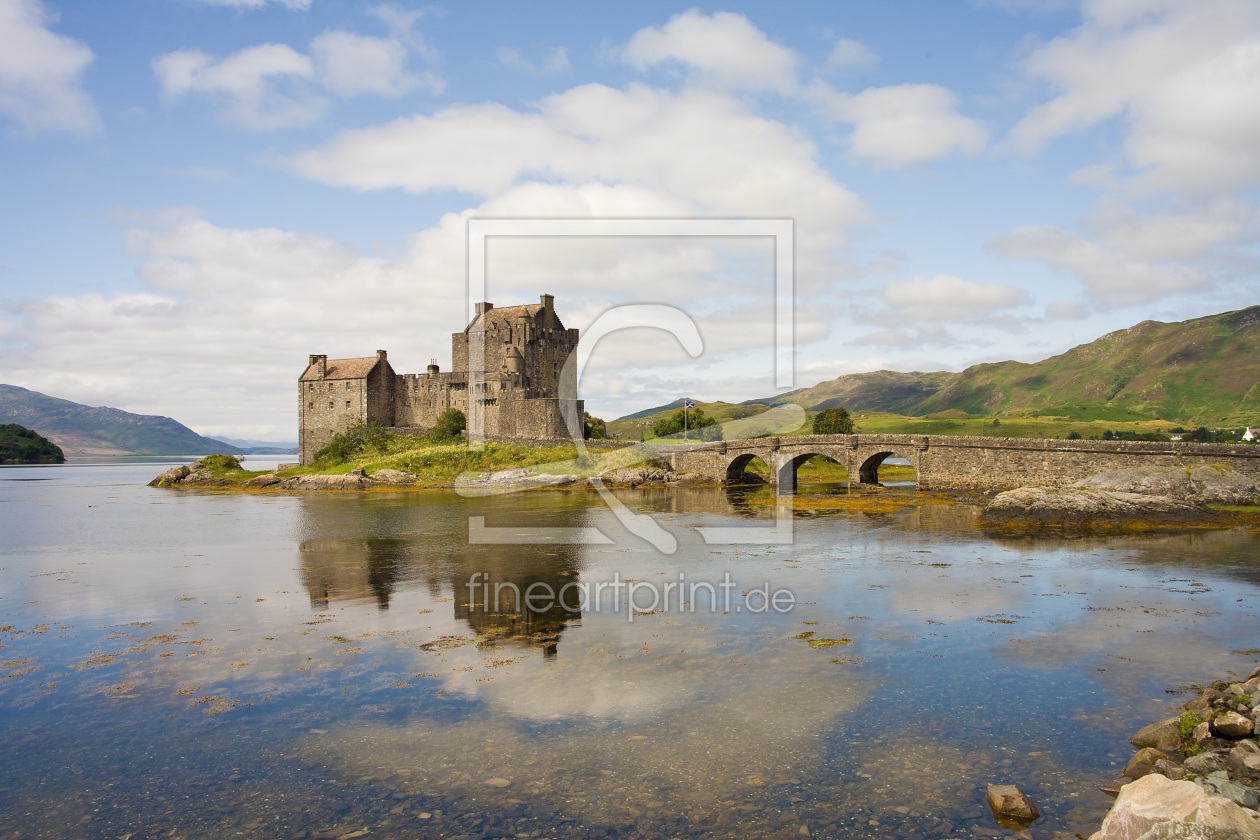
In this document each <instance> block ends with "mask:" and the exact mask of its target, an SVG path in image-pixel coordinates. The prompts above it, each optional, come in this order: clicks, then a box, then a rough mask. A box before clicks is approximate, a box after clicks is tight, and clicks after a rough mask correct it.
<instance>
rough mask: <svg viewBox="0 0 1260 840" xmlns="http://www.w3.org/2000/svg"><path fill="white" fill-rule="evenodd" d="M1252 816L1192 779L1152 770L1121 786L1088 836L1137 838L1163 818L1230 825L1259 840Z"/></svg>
mask: <svg viewBox="0 0 1260 840" xmlns="http://www.w3.org/2000/svg"><path fill="white" fill-rule="evenodd" d="M1255 817H1256V815H1255V814H1253V813H1252V812H1249V811H1246V810H1244V809H1243V808H1242V807H1241V806H1239V805H1238V804H1237V803H1234V802H1231V801H1229V800H1228V799H1225V798H1224V797H1221V796H1214V795H1212V794H1209V793H1208V792H1207V791H1205V790H1203V788H1201V787H1199V786H1198V785H1196V784H1195V783H1194V782H1187V781H1173V780H1171V779H1166V778H1164V777H1163V776H1160V775H1158V774H1155V773H1152V774H1150V775H1147V776H1143V777H1142V778H1140V779H1138V780H1137V781H1136V782H1132V783H1130V784H1127V785H1125V786H1124V787H1123V788H1121V790H1120V796H1119V797H1117V798H1116V803H1115V805H1113V806H1112V808H1111V811H1110V812H1109V813H1108V814H1107V818H1106V819H1104V820H1103V824H1102V828H1101V829H1100V830H1099V831H1098V832H1097V833H1096V834H1094V835H1093V837H1091V838H1090V840H1138V839H1139V838H1141V837H1142V836H1143V835H1144V834H1146V832H1148V831H1149V830H1150V829H1151V828H1153V827H1154V826H1156V825H1158V824H1159V823H1164V822H1188V823H1198V824H1202V825H1210V826H1219V827H1223V828H1232V829H1234V830H1235V831H1238V832H1239V833H1240V834H1241V835H1242V836H1243V837H1245V838H1249V840H1260V823H1257V822H1256V819H1255ZM1170 830H1171V829H1170ZM1171 836H1174V837H1175V836H1176V835H1175V834H1174V835H1171ZM1190 836H1193V835H1190Z"/></svg>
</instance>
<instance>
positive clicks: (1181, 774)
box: [1151, 758, 1186, 781]
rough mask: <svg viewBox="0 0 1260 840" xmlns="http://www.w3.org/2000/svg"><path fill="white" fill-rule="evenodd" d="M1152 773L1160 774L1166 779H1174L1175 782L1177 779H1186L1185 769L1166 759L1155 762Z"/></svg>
mask: <svg viewBox="0 0 1260 840" xmlns="http://www.w3.org/2000/svg"><path fill="white" fill-rule="evenodd" d="M1151 772H1152V773H1158V774H1159V775H1161V776H1163V777H1164V778H1166V779H1172V780H1173V781H1176V780H1177V779H1184V778H1185V777H1186V768H1185V767H1183V766H1182V765H1180V764H1178V763H1177V762H1175V761H1169V760H1168V759H1166V758H1161V759H1160V760H1159V761H1157V762H1155V766H1154V767H1152V768H1151Z"/></svg>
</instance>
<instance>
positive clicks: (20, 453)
mask: <svg viewBox="0 0 1260 840" xmlns="http://www.w3.org/2000/svg"><path fill="white" fill-rule="evenodd" d="M65 460H66V456H65V455H64V454H63V453H62V451H61V450H60V449H59V448H58V447H57V445H56V444H54V443H53V442H52V441H51V440H49V439H48V438H46V437H43V436H41V435H40V434H38V433H37V432H32V431H31V430H30V429H28V428H26V427H24V426H19V425H18V424H16V423H5V424H4V425H0V464H60V463H62V462H63V461H65Z"/></svg>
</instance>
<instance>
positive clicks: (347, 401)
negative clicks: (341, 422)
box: [346, 400, 350, 408]
mask: <svg viewBox="0 0 1260 840" xmlns="http://www.w3.org/2000/svg"><path fill="white" fill-rule="evenodd" d="M349 407H350V400H346V408H349Z"/></svg>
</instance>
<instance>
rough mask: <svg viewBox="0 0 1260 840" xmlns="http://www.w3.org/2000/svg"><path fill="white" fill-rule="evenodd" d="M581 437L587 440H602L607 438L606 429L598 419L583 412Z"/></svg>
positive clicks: (587, 412)
mask: <svg viewBox="0 0 1260 840" xmlns="http://www.w3.org/2000/svg"><path fill="white" fill-rule="evenodd" d="M582 437H584V438H586V439H587V440H604V439H606V438H607V437H608V427H607V426H606V425H605V424H604V421H603V420H601V419H600V418H598V417H592V416H591V413H590V412H589V411H583V412H582Z"/></svg>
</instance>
